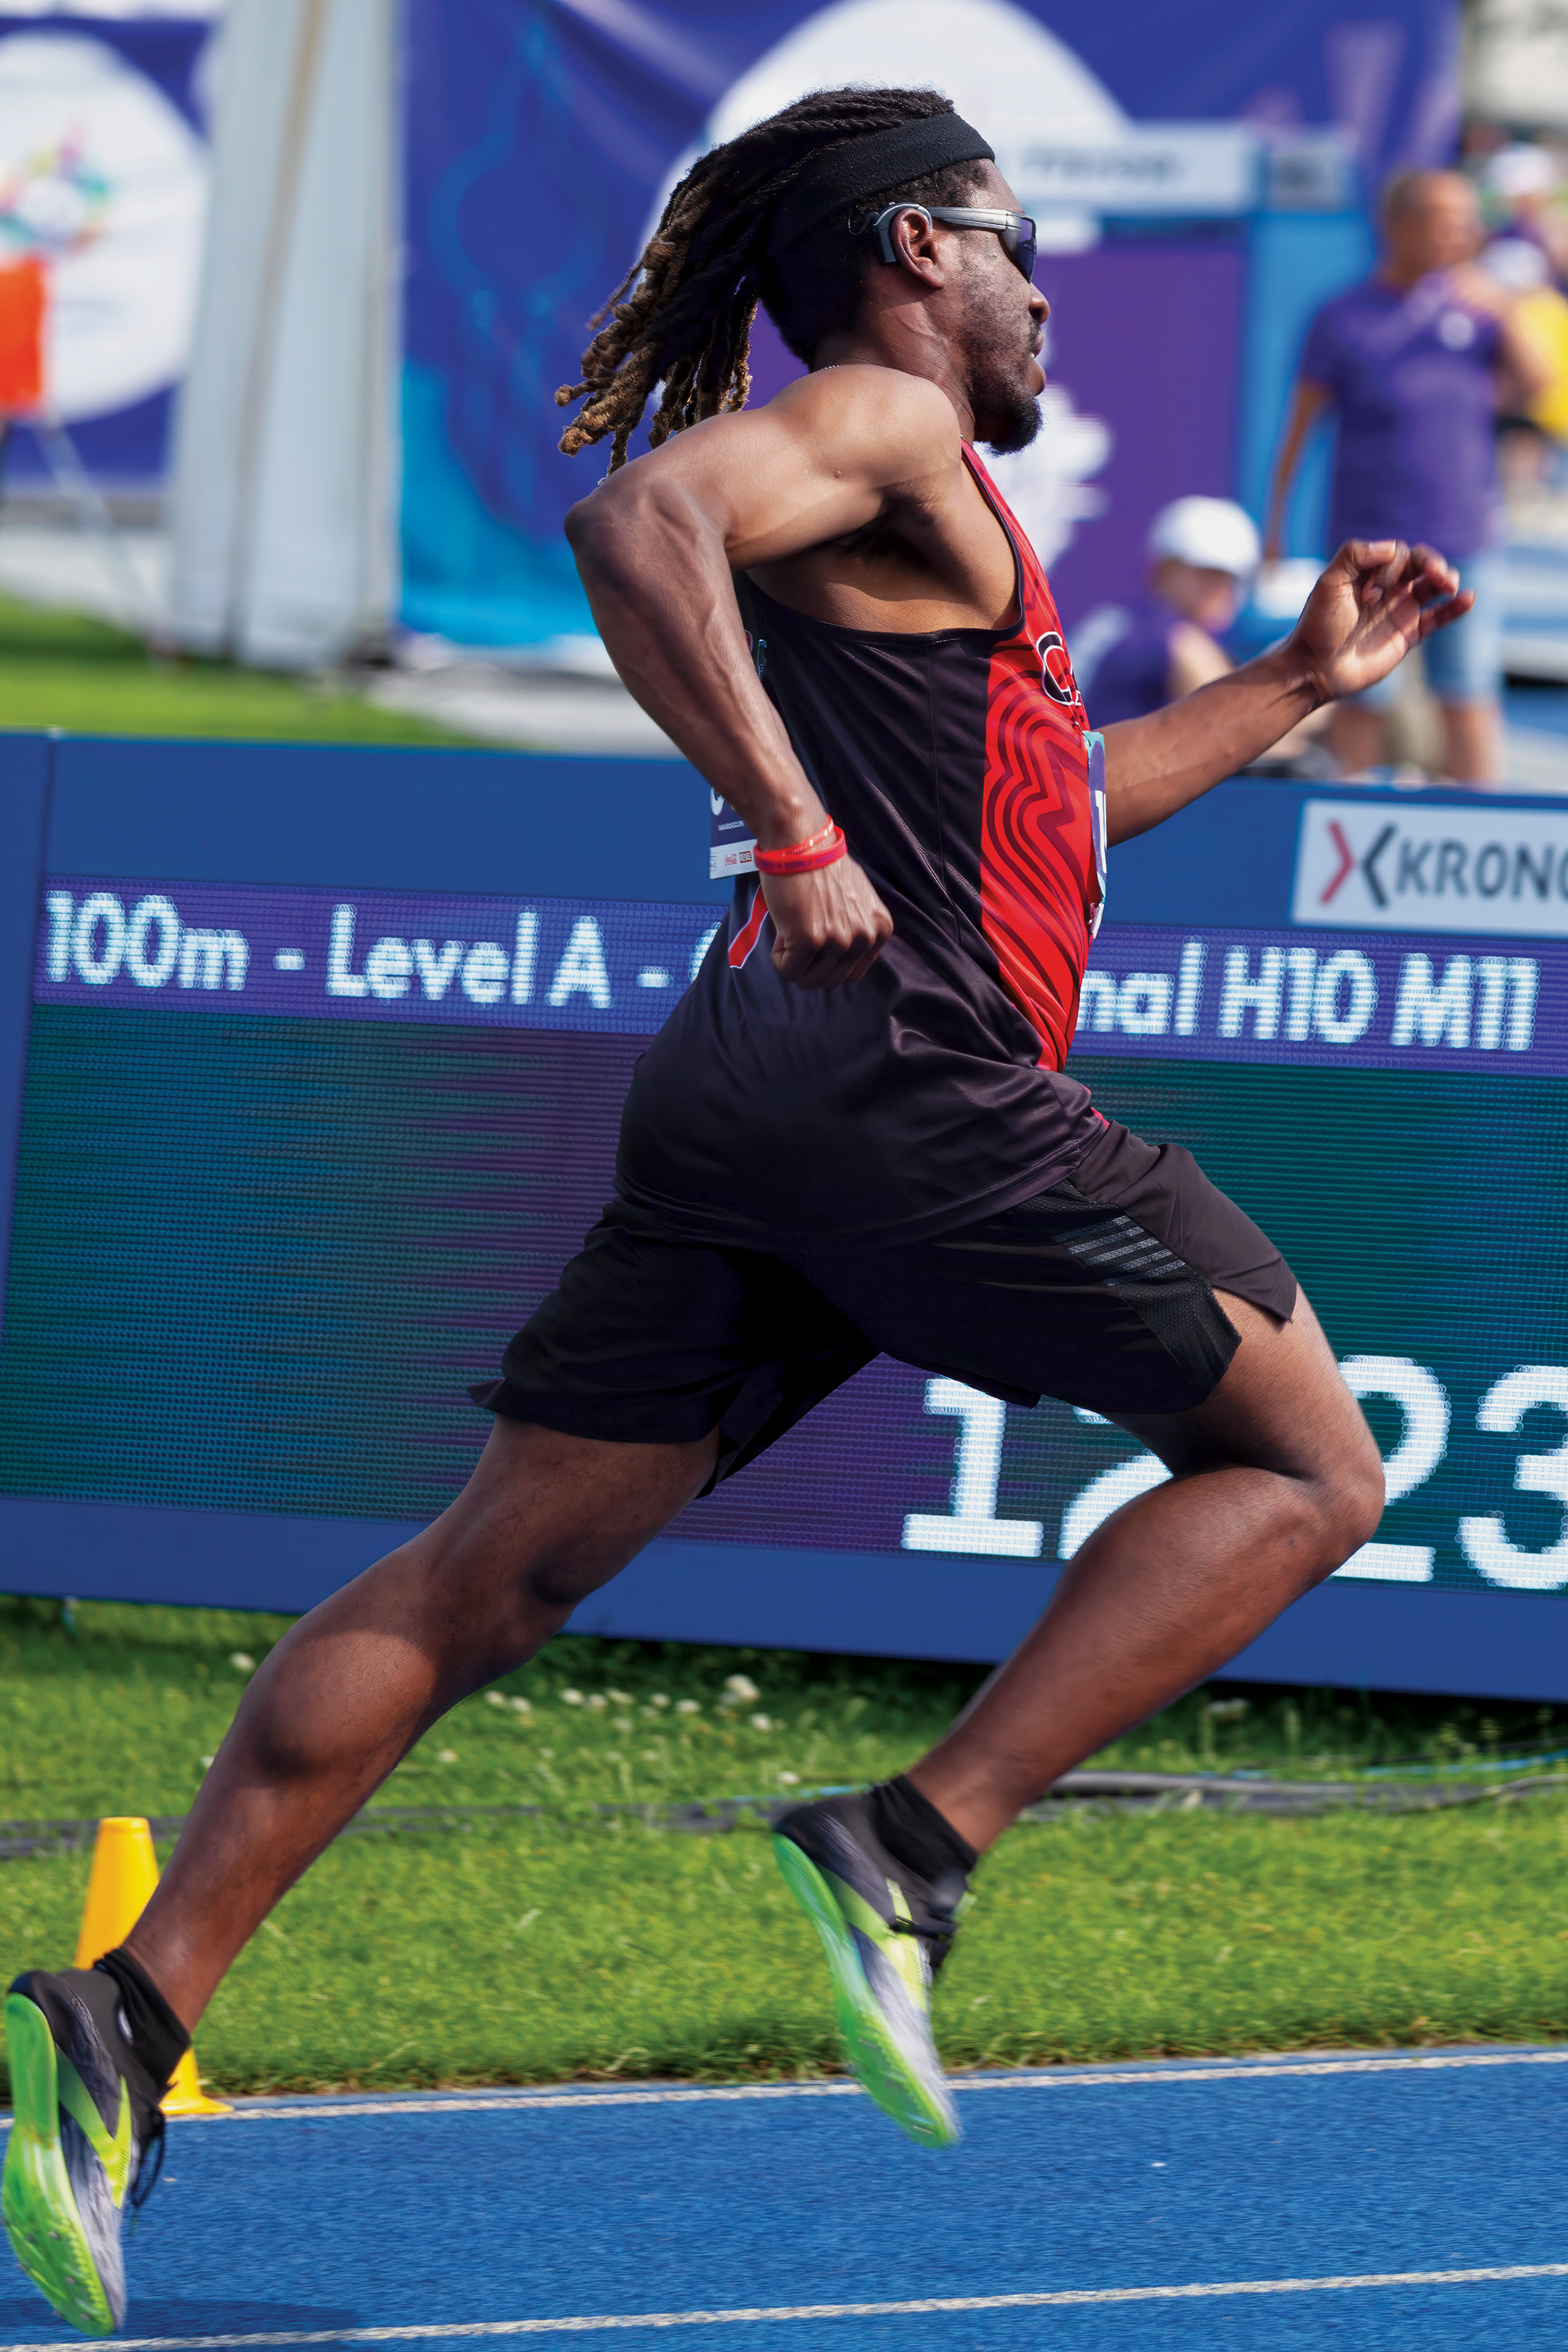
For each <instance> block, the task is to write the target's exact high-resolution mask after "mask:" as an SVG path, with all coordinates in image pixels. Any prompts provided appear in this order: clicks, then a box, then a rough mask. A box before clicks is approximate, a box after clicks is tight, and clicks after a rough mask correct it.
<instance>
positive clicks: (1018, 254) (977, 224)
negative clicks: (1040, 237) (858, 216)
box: [849, 204, 1037, 284]
mask: <svg viewBox="0 0 1568 2352" xmlns="http://www.w3.org/2000/svg"><path fill="white" fill-rule="evenodd" d="M901 213H918V214H919V215H920V217H921V219H922V220H923V221H925V223H926V224H927V226H929V224H930V223H931V222H932V221H942V222H944V223H946V226H947V227H949V228H988V229H992V230H994V231H995V233H996V235H997V236H999V237H1000V238H1001V241H1002V250H1003V252H1004V253H1005V254H1006V255H1007V257H1008V259H1009V261H1010V262H1012V263H1013V265H1014V267H1015V268H1018V269H1020V270H1021V271H1022V272H1023V275H1024V276H1025V277H1026V278H1028V279H1029V280H1030V283H1031V284H1032V283H1033V280H1034V263H1035V254H1036V251H1037V232H1036V229H1035V225H1034V223H1033V221H1031V220H1030V216H1029V215H1028V214H1027V213H1005V212H989V211H986V210H984V209H977V207H975V206H973V205H912V204H902V205H883V209H882V211H881V212H879V213H877V214H876V215H874V216H873V218H872V219H870V220H867V221H863V222H862V224H861V226H859V227H858V228H857V227H856V226H855V224H854V221H853V220H851V222H850V224H849V226H850V234H851V236H875V237H876V239H877V242H878V244H879V245H880V246H881V248H882V257H883V260H884V261H896V260H897V259H898V256H897V254H895V253H894V249H893V224H894V221H895V220H897V218H898V217H899V215H900V214H901Z"/></svg>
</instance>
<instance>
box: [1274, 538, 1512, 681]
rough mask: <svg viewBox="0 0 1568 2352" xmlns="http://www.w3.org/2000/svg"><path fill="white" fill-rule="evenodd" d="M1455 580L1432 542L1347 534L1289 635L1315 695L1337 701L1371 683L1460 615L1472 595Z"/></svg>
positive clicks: (1449, 565) (1454, 571)
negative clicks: (1418, 543)
mask: <svg viewBox="0 0 1568 2352" xmlns="http://www.w3.org/2000/svg"><path fill="white" fill-rule="evenodd" d="M1458 585H1459V575H1458V572H1457V571H1456V570H1455V569H1454V566H1453V565H1452V564H1451V563H1449V562H1447V561H1446V560H1445V559H1444V558H1443V557H1442V556H1440V555H1439V554H1438V553H1437V551H1436V550H1435V549H1433V548H1430V547H1406V544H1405V542H1404V541H1403V540H1397V539H1373V540H1366V539H1351V540H1347V541H1345V543H1344V545H1343V547H1342V548H1341V549H1340V551H1339V553H1338V554H1337V555H1336V556H1335V557H1334V559H1333V562H1332V563H1331V564H1330V565H1329V567H1328V569H1327V570H1326V572H1323V574H1322V578H1321V579H1320V580H1319V582H1318V584H1317V586H1316V587H1315V588H1314V589H1313V590H1312V594H1311V596H1309V598H1308V599H1307V604H1306V610H1305V611H1304V612H1303V613H1302V614H1301V619H1300V620H1299V621H1298V622H1297V623H1296V625H1295V628H1294V630H1293V631H1292V632H1291V646H1292V648H1293V649H1294V650H1295V652H1296V653H1298V654H1300V655H1301V656H1304V657H1305V659H1306V661H1307V663H1308V665H1309V667H1310V668H1311V670H1312V676H1313V677H1314V679H1315V681H1316V683H1317V687H1318V689H1319V695H1320V698H1321V699H1322V701H1324V702H1333V701H1337V700H1338V699H1339V698H1340V697H1341V696H1343V695H1347V694H1360V693H1361V692H1362V691H1363V689H1364V688H1366V687H1369V686H1375V685H1376V684H1377V682H1378V680H1379V679H1380V678H1384V677H1387V675H1388V673H1389V671H1390V670H1391V669H1393V668H1394V667H1396V665H1397V664H1398V663H1399V662H1402V661H1403V660H1404V658H1405V656H1406V654H1407V653H1408V652H1409V651H1410V648H1411V646H1415V645H1418V644H1419V643H1420V641H1421V639H1422V638H1423V637H1429V636H1430V635H1432V633H1433V631H1434V630H1435V629H1446V628H1448V626H1449V625H1450V624H1451V623H1452V622H1454V621H1462V620H1463V618H1464V616H1465V614H1467V613H1468V612H1469V609H1470V607H1471V605H1472V604H1474V603H1475V601H1476V600H1475V597H1474V595H1473V594H1472V593H1470V591H1469V589H1468V588H1467V589H1466V590H1464V591H1463V592H1462V593H1456V591H1457V590H1458Z"/></svg>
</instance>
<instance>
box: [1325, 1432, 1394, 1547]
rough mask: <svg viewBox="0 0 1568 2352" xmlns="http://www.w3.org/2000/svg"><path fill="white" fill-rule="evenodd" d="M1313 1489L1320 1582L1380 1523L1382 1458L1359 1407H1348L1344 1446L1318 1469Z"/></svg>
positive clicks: (1382, 1500)
mask: <svg viewBox="0 0 1568 2352" xmlns="http://www.w3.org/2000/svg"><path fill="white" fill-rule="evenodd" d="M1312 1486H1313V1489H1314V1499H1315V1508H1316V1513H1317V1517H1318V1521H1319V1534H1318V1544H1317V1549H1318V1552H1319V1555H1320V1565H1319V1568H1318V1577H1319V1578H1322V1577H1325V1576H1332V1575H1333V1571H1334V1570H1335V1569H1336V1568H1342V1567H1343V1565H1344V1562H1345V1561H1346V1560H1347V1559H1349V1558H1350V1556H1351V1554H1352V1552H1354V1551H1359V1550H1360V1549H1361V1547H1362V1545H1363V1544H1364V1543H1370V1542H1371V1540H1372V1538H1373V1537H1374V1536H1375V1534H1376V1532H1377V1524H1378V1521H1379V1520H1380V1519H1381V1518H1382V1517H1383V1506H1384V1485H1383V1457H1382V1455H1381V1454H1379V1453H1378V1450H1377V1444H1376V1441H1375V1438H1374V1437H1373V1434H1372V1432H1371V1430H1370V1429H1368V1427H1367V1425H1366V1423H1365V1420H1364V1417H1363V1415H1362V1413H1361V1411H1360V1409H1359V1407H1354V1406H1353V1409H1352V1413H1351V1415H1350V1416H1349V1417H1347V1421H1346V1424H1345V1429H1344V1433H1343V1443H1342V1444H1340V1445H1339V1446H1337V1447H1336V1449H1335V1452H1334V1454H1333V1458H1332V1460H1330V1461H1327V1462H1325V1463H1324V1464H1322V1465H1321V1467H1320V1468H1319V1469H1318V1471H1317V1473H1316V1475H1315V1476H1314V1478H1313V1480H1312Z"/></svg>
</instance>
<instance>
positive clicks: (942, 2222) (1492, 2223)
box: [0, 2049, 1568, 2352]
mask: <svg viewBox="0 0 1568 2352" xmlns="http://www.w3.org/2000/svg"><path fill="white" fill-rule="evenodd" d="M957 2088H958V2093H959V2106H960V2110H961V2113H962V2116H963V2120H964V2125H965V2129H966V2132H967V2138H966V2140H965V2143H964V2146H963V2147H961V2148H959V2149H958V2150H957V2151H956V2153H954V2154H949V2155H946V2156H937V2155H932V2154H928V2153H926V2152H925V2151H924V2150H921V2149H919V2148H915V2147H912V2146H910V2145H909V2144H908V2143H906V2142H905V2141H904V2140H902V2139H900V2138H899V2137H898V2136H897V2134H896V2133H895V2132H894V2130H893V2128H892V2126H889V2125H888V2124H886V2123H885V2122H884V2121H883V2118H882V2117H881V2116H879V2115H877V2113H876V2112H875V2111H874V2109H873V2108H872V2106H871V2105H869V2103H868V2102H867V2101H866V2100H865V2099H864V2098H863V2097H862V2095H861V2094H860V2093H859V2092H858V2091H856V2090H855V2089H854V2088H853V2087H852V2085H849V2084H841V2083H831V2084H774V2085H769V2086H767V2087H759V2088H755V2089H743V2090H733V2091H727V2090H716V2089H702V2088H689V2087H682V2086H678V2085H672V2086H667V2087H665V2086H652V2087H638V2088H632V2087H628V2088H627V2089H625V2090H616V2089H611V2090H598V2089H595V2090H584V2091H575V2090H571V2089H567V2090H563V2091H541V2092H518V2091H496V2092H477V2093H473V2094H469V2095H441V2094H435V2095H429V2096H424V2097H407V2098H392V2097H388V2098H378V2099H374V2100H371V2099H353V2098H343V2099H334V2100H315V2101H310V2102H304V2101H288V2100H256V2101H252V2102H249V2103H247V2104H246V2105H245V2106H244V2107H243V2108H242V2109H241V2111H240V2112H239V2113H238V2114H236V2115H235V2116H231V2117H225V2118H223V2119H221V2120H215V2121H212V2122H203V2123H194V2122H192V2123H179V2124H175V2125H173V2126H172V2127H171V2130H170V2134H169V2154H168V2163H167V2168H166V2171H165V2176H164V2179H163V2181H162V2184H161V2185H160V2187H159V2189H157V2191H156V2193H155V2195H154V2197H153V2200H152V2203H151V2205H150V2206H149V2207H148V2209H147V2211H146V2214H145V2216H144V2218H143V2221H142V2222H141V2227H140V2229H139V2230H138V2231H137V2234H136V2236H135V2238H134V2240H133V2242H132V2244H131V2265H130V2267H131V2318H130V2321H129V2324H128V2326H127V2331H126V2338H125V2339H122V2340H123V2341H125V2343H126V2352H130V2348H131V2347H141V2352H195V2347H202V2346H205V2347H210V2348H211V2352H218V2347H225V2352H267V2347H272V2346H292V2345H309V2344H325V2345H334V2344H344V2345H352V2344H356V2343H358V2344H382V2343H388V2342H392V2343H408V2344H412V2345H420V2344H425V2343H432V2344H434V2343H438V2342H448V2343H451V2344H453V2345H454V2346H456V2347H462V2346H465V2345H469V2344H472V2345H474V2346H476V2347H482V2346H483V2345H484V2344H485V2343H486V2340H487V2339H490V2340H500V2341H505V2340H507V2339H509V2338H533V2339H539V2340H543V2341H544V2342H547V2343H548V2342H549V2341H550V2340H551V2339H556V2340H559V2339H561V2338H564V2337H568V2336H571V2337H577V2338H581V2339H585V2340H586V2341H587V2342H588V2343H593V2342H596V2341H598V2342H606V2343H608V2342H609V2341H610V2340H611V2339H612V2338H615V2339H630V2341H631V2342H632V2343H635V2342H639V2341H647V2342H649V2343H652V2342H653V2340H654V2339H655V2338H657V2339H658V2340H659V2341H660V2342H663V2343H669V2344H671V2345H672V2346H681V2345H687V2344H689V2345H692V2346H697V2345H703V2346H711V2347H713V2352H719V2347H723V2346H732V2347H734V2348H735V2352H817V2347H823V2348H824V2352H862V2347H872V2346H877V2347H882V2346H886V2347H899V2352H992V2347H995V2352H1012V2347H1020V2352H1021V2347H1026V2346H1027V2347H1037V2346H1049V2347H1053V2352H1054V2347H1062V2352H1155V2347H1159V2352H1166V2347H1184V2346H1192V2347H1199V2346H1201V2347H1205V2352H1213V2347H1217V2346H1218V2347H1237V2352H1273V2347H1286V2346H1290V2347H1300V2346H1313V2347H1317V2346H1322V2345H1327V2344H1332V2345H1333V2346H1334V2347H1339V2352H1435V2347H1444V2352H1449V2347H1464V2352H1482V2347H1510V2352H1511V2347H1525V2346H1530V2347H1539V2346H1543V2345H1551V2344H1553V2343H1560V2342H1562V2340H1563V2336H1564V2335H1565V2334H1568V2050H1498V2049H1491V2050H1484V2051H1481V2050H1478V2051H1464V2052H1443V2053H1434V2054H1431V2055H1428V2056H1423V2057H1378V2056H1374V2057H1355V2056H1334V2057H1329V2058H1319V2059H1300V2058H1296V2059H1279V2060H1275V2059H1262V2060H1250V2061H1248V2060H1243V2061H1239V2062H1237V2063H1229V2064H1220V2063H1215V2062H1207V2061H1202V2060H1199V2061H1195V2062H1192V2063H1177V2064H1164V2065H1157V2066H1103V2067H1086V2068H1077V2069H1071V2070H1069V2069H1065V2068H1062V2069H1056V2068H1051V2069H1042V2070H1039V2071H1031V2072H1026V2073H1019V2074H1004V2075H997V2074H993V2075H985V2076H972V2077H968V2078H966V2079H963V2080H961V2081H960V2082H959V2084H958V2085H957ZM79 2340H80V2339H79V2338H73V2337H70V2336H68V2334H67V2331H66V2330H64V2329H63V2328H61V2327H60V2326H58V2325H57V2323H56V2322H55V2321H54V2319H53V2316H52V2315H48V2314H47V2313H46V2310H45V2306H44V2305H41V2304H40V2303H39V2301H38V2300H37V2297H36V2296H35V2295H34V2294H32V2293H31V2291H30V2290H29V2289H28V2288H27V2287H26V2283H25V2282H24V2281H23V2280H22V2278H21V2276H20V2274H19V2273H16V2271H15V2270H10V2269H8V2270H7V2272H6V2273H5V2274H4V2275H0V2352H19V2347H34V2346H37V2347H40V2352H42V2347H54V2346H56V2345H57V2344H60V2343H62V2342H69V2341H78V2342H79Z"/></svg>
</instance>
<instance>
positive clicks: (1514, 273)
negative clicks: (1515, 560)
mask: <svg viewBox="0 0 1568 2352" xmlns="http://www.w3.org/2000/svg"><path fill="white" fill-rule="evenodd" d="M1481 266H1482V268H1484V269H1485V270H1486V272H1487V274H1488V276H1489V277H1491V278H1496V279H1497V281H1498V283H1499V285H1500V286H1506V287H1507V289H1508V290H1509V292H1510V293H1511V294H1512V295H1514V296H1515V297H1516V298H1517V307H1518V315H1519V322H1520V324H1521V327H1522V328H1523V329H1524V331H1525V332H1526V333H1527V334H1528V335H1529V337H1530V339H1531V342H1532V343H1533V344H1534V345H1535V348H1536V350H1537V352H1539V353H1540V355H1541V359H1542V364H1543V365H1544V366H1545V367H1547V368H1548V369H1549V370H1550V374H1549V376H1548V379H1547V383H1546V385H1545V388H1544V390H1542V391H1541V392H1538V393H1537V394H1536V395H1535V398H1534V399H1533V400H1532V401H1531V402H1530V403H1529V404H1527V405H1526V406H1525V407H1524V408H1522V409H1521V410H1519V411H1518V412H1517V413H1512V412H1509V411H1505V412H1504V413H1503V414H1502V415H1500V416H1499V418H1498V421H1497V461H1498V471H1499V473H1500V475H1501V477H1502V488H1503V494H1504V496H1505V497H1506V498H1509V499H1519V498H1528V497H1530V496H1531V495H1532V494H1534V493H1537V492H1539V491H1542V490H1543V489H1546V488H1549V487H1550V486H1551V484H1552V478H1553V477H1554V476H1555V475H1556V474H1557V473H1558V472H1559V470H1560V466H1559V461H1560V459H1561V457H1562V454H1563V448H1564V446H1565V445H1568V296H1564V295H1563V293H1562V291H1561V290H1560V289H1559V288H1557V287H1556V286H1554V285H1552V282H1551V281H1552V265H1551V263H1550V262H1549V261H1548V259H1547V257H1546V255H1545V254H1544V253H1543V252H1542V248H1541V247H1540V246H1538V245H1531V244H1529V243H1527V242H1526V240H1525V239H1524V238H1523V237H1520V236H1502V237H1499V238H1498V239H1497V240H1496V241H1495V243H1493V244H1491V245H1489V246H1488V247H1487V249H1486V251H1485V253H1484V254H1482V256H1481Z"/></svg>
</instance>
